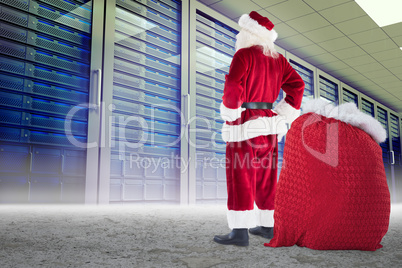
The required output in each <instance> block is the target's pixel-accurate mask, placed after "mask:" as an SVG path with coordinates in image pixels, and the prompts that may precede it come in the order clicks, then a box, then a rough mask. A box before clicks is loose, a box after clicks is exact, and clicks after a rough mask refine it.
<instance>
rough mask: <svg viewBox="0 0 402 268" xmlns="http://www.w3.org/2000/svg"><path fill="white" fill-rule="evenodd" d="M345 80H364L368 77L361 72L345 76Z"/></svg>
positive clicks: (353, 81)
mask: <svg viewBox="0 0 402 268" xmlns="http://www.w3.org/2000/svg"><path fill="white" fill-rule="evenodd" d="M345 80H346V81H348V82H349V83H350V82H352V83H356V82H359V81H364V80H367V77H365V76H364V75H362V74H360V73H356V74H354V75H349V76H345Z"/></svg>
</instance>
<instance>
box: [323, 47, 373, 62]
mask: <svg viewBox="0 0 402 268" xmlns="http://www.w3.org/2000/svg"><path fill="white" fill-rule="evenodd" d="M331 53H332V54H333V55H334V56H336V57H337V58H338V59H341V60H345V59H349V58H354V57H358V56H362V55H365V54H366V52H364V50H363V49H361V48H360V47H350V48H345V49H340V50H337V51H333V52H331Z"/></svg>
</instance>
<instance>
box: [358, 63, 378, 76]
mask: <svg viewBox="0 0 402 268" xmlns="http://www.w3.org/2000/svg"><path fill="white" fill-rule="evenodd" d="M355 68H356V69H357V70H358V71H359V72H361V73H363V74H365V73H367V72H374V71H378V70H383V69H384V66H383V65H381V64H380V63H378V62H373V63H370V64H364V65H359V66H358V67H355Z"/></svg>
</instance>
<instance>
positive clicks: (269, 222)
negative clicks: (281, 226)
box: [255, 208, 274, 227]
mask: <svg viewBox="0 0 402 268" xmlns="http://www.w3.org/2000/svg"><path fill="white" fill-rule="evenodd" d="M255 214H256V218H257V226H264V227H274V211H273V210H268V209H259V208H256V210H255Z"/></svg>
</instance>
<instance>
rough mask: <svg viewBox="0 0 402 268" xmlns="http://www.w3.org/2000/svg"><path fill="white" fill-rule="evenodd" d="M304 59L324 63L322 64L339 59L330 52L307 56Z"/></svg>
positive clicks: (316, 63) (319, 63)
mask: <svg viewBox="0 0 402 268" xmlns="http://www.w3.org/2000/svg"><path fill="white" fill-rule="evenodd" d="M303 59H304V60H306V61H307V62H310V63H311V64H313V65H322V64H327V63H330V62H334V61H338V60H339V59H337V58H336V57H334V56H333V55H331V54H329V53H326V54H322V55H317V56H313V57H305V58H303Z"/></svg>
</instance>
